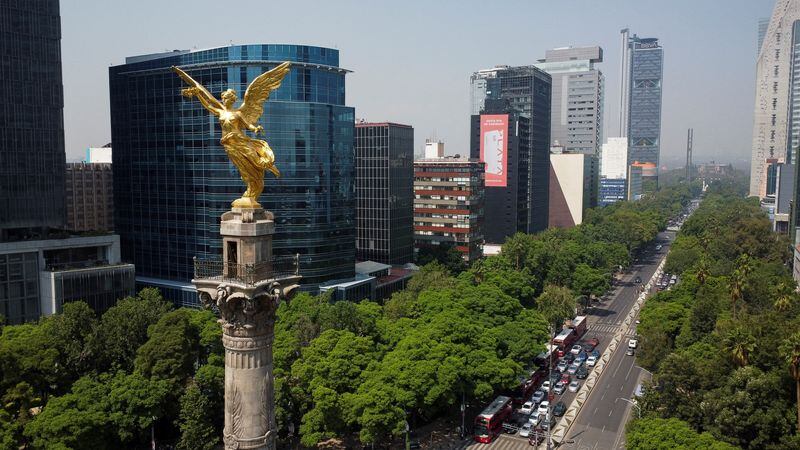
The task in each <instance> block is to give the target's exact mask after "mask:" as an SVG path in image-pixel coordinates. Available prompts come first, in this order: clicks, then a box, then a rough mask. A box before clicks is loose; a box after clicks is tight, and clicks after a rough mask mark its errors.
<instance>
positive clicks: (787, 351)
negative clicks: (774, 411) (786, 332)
mask: <svg viewBox="0 0 800 450" xmlns="http://www.w3.org/2000/svg"><path fill="white" fill-rule="evenodd" d="M780 353H781V356H783V358H784V359H785V360H786V363H787V364H788V365H789V373H791V375H792V378H793V379H794V383H795V396H796V401H797V403H796V405H795V406H796V407H797V430H800V332H798V333H794V334H792V335H791V336H789V337H788V338H786V341H784V343H783V345H781V348H780Z"/></svg>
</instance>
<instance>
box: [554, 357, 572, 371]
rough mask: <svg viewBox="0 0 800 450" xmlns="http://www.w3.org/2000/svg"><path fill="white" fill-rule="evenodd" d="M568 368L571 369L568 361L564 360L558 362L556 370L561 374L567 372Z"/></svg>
mask: <svg viewBox="0 0 800 450" xmlns="http://www.w3.org/2000/svg"><path fill="white" fill-rule="evenodd" d="M567 367H569V362H567V360H565V359H562V360H561V361H559V362H558V365H557V366H556V370H558V371H559V372H563V371H565V370H567Z"/></svg>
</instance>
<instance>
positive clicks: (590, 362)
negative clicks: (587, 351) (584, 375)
mask: <svg viewBox="0 0 800 450" xmlns="http://www.w3.org/2000/svg"><path fill="white" fill-rule="evenodd" d="M595 364H597V358H595V357H594V356H590V357H589V359H587V360H586V365H587V366H588V367H594V365H595Z"/></svg>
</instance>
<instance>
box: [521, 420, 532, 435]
mask: <svg viewBox="0 0 800 450" xmlns="http://www.w3.org/2000/svg"><path fill="white" fill-rule="evenodd" d="M531 428H533V424H532V423H530V422H525V425H523V426H522V427H521V428H520V429H519V435H520V436H521V437H528V436H530V435H531Z"/></svg>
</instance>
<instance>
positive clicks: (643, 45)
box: [627, 34, 664, 180]
mask: <svg viewBox="0 0 800 450" xmlns="http://www.w3.org/2000/svg"><path fill="white" fill-rule="evenodd" d="M628 45H629V52H630V53H629V56H628V58H629V60H630V65H629V81H628V89H629V92H628V112H627V118H628V124H627V127H628V128H627V129H628V133H627V137H628V145H629V147H628V164H629V165H630V164H633V163H635V162H638V163H646V164H648V165H653V166H654V170H652V171H651V172H648V174H649V175H650V178H653V177H655V178H656V180H657V179H658V167H659V160H660V153H661V92H662V80H663V69H664V50H663V49H662V48H661V45H659V43H658V39H656V38H640V37H638V36H637V35H635V34H634V35H633V37H631V38H629V40H628Z"/></svg>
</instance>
